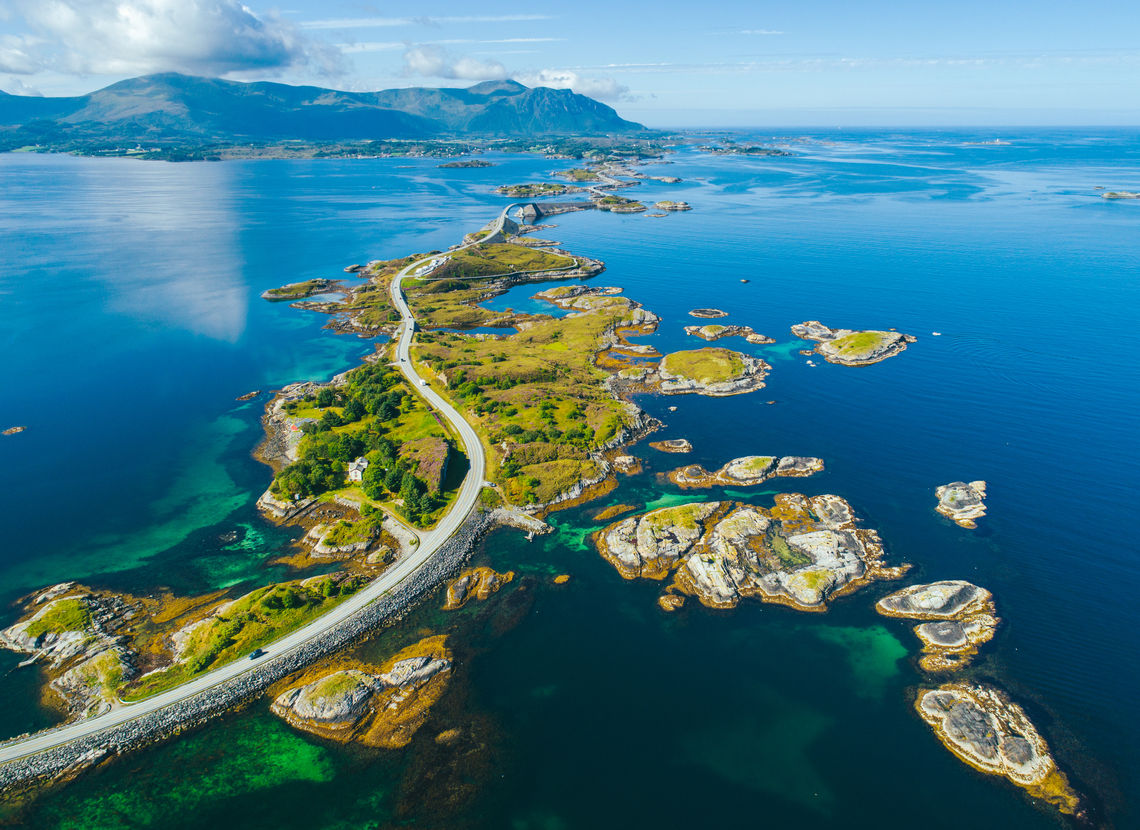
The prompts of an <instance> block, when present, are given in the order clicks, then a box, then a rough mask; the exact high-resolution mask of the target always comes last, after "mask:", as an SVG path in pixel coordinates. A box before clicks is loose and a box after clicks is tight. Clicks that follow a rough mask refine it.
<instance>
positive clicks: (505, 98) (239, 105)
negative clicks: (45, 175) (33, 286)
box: [0, 73, 645, 141]
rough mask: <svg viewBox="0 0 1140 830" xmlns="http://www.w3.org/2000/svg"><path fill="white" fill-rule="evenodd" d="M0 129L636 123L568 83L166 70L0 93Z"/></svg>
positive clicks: (170, 134) (584, 128) (403, 128)
mask: <svg viewBox="0 0 1140 830" xmlns="http://www.w3.org/2000/svg"><path fill="white" fill-rule="evenodd" d="M0 129H6V130H9V131H12V130H17V131H19V130H23V131H26V132H29V133H35V134H42V133H49V134H56V135H58V136H59V137H61V138H67V137H76V136H82V137H86V138H92V139H94V138H104V139H108V140H118V141H147V140H159V139H167V140H169V139H179V138H191V139H198V140H209V141H231V140H234V141H242V140H248V141H271V140H288V139H300V140H355V139H378V138H433V137H442V136H452V135H454V136H491V135H498V136H522V135H548V134H562V135H566V134H599V133H633V132H640V131H643V130H644V129H645V128H644V127H643V126H642V125H640V124H636V123H634V122H631V121H626V120H625V119H623V118H621V117H620V116H619V115H618V114H617V112H615V111H614V109H613V108H612V107H609V106H607V105H605V104H602V103H600V102H598V101H595V100H594V99H592V98H588V97H586V96H584V95H578V94H576V93H574V92H571V91H570V90H564V89H550V88H547V87H537V88H533V89H532V88H528V87H525V86H523V85H522V84H519V83H516V82H514V81H488V82H485V83H481V84H476V85H475V86H473V87H470V88H467V89H432V88H409V89H390V90H382V91H379V92H343V91H339V90H332V89H323V88H320V87H309V86H289V85H286V84H277V83H268V82H258V83H239V82H236V81H224V80H219V79H213V78H198V77H192V76H187V75H178V74H173V73H168V74H160V75H146V76H142V77H138V78H131V79H129V80H126V81H121V82H119V83H116V84H112V85H111V86H108V87H105V88H104V89H100V90H98V91H96V92H93V93H91V94H89V95H83V96H78V97H74V98H32V97H28V96H19V95H8V94H3V93H0Z"/></svg>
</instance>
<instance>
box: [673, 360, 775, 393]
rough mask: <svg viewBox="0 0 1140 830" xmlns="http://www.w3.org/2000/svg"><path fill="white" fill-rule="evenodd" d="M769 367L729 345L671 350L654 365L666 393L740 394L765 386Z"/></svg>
mask: <svg viewBox="0 0 1140 830" xmlns="http://www.w3.org/2000/svg"><path fill="white" fill-rule="evenodd" d="M771 368H772V367H771V366H769V365H768V364H767V363H765V362H764V361H763V360H761V359H760V358H758V357H754V356H752V355H749V354H742V353H740V352H734V351H731V350H729V349H721V348H705V349H696V350H693V351H682V352H673V353H672V354H667V355H665V357H664V358H662V360H661V362H660V363H659V364H658V365H657V370H656V373H655V374H656V383H657V388H658V390H659V391H660V392H661V393H662V394H665V395H685V394H690V393H695V394H697V395H706V396H709V397H726V396H728V395H743V394H746V393H748V392H755V391H756V390H757V389H763V388H764V379H765V378H766V377H767V376H768V371H769V370H770V369H771Z"/></svg>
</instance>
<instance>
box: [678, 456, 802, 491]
mask: <svg viewBox="0 0 1140 830" xmlns="http://www.w3.org/2000/svg"><path fill="white" fill-rule="evenodd" d="M822 470H823V460H822V459H819V458H806V457H803V456H788V457H787V458H776V457H774V456H771V455H748V456H745V457H743V458H734V459H733V460H732V461H729V462H728V463H727V464H725V465H724V466H723V467H721V468H720V469H719V470H717V471H716V472H712V473H710V472H709V471H708V470H706V469H705V468H704V467H702V466H701V465H700V464H690V465H689V466H687V467H678V468H677V469H676V470H672V471H671V472H669V473H668V474H667V477H668V479H669V480H670V481H671V482H673V483H674V484H676V485H677V486H678V487H683V488H685V489H694V488H706V487H717V486H722V487H751V486H753V485H756V484H762V483H763V482H765V481H767V480H768V479H770V478H772V477H773V476H796V477H803V476H810V475H812V474H813V473H818V472H821V471H822Z"/></svg>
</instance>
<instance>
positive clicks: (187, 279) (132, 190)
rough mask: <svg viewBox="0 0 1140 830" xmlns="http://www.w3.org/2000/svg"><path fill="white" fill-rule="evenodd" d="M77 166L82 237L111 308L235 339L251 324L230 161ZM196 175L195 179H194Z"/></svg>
mask: <svg viewBox="0 0 1140 830" xmlns="http://www.w3.org/2000/svg"><path fill="white" fill-rule="evenodd" d="M118 164H119V167H120V169H119V170H118V171H117V175H116V176H115V177H113V178H112V177H108V176H107V175H106V171H105V170H100V169H98V168H97V167H95V166H92V165H83V166H80V167H77V168H76V169H75V171H74V179H73V184H74V189H73V191H72V193H71V199H73V200H74V201H75V202H76V203H79V204H80V205H81V206H82V210H83V212H84V213H85V214H86V215H85V217H84V218H85V219H86V222H85V223H84V225H83V231H84V232H82V233H81V234H79V244H80V245H81V246H82V248H83V251H84V254H85V256H87V257H89V258H90V259H91V260H92V261H93V262H92V266H91V268H90V271H89V276H90V277H91V278H94V279H95V280H98V281H100V282H102V283H103V290H104V291H106V292H107V294H106V305H107V307H108V308H109V309H110V310H112V311H115V312H117V313H121V314H126V315H129V316H131V317H134V318H136V319H138V320H140V321H143V322H155V323H161V324H163V325H164V326H168V327H174V328H178V329H183V330H186V331H189V332H192V333H194V334H199V335H203V336H206V337H210V338H213V339H216V340H221V341H224V342H227V343H233V342H236V341H237V340H238V339H239V338H240V337H241V335H242V334H243V332H244V331H245V327H246V317H247V314H248V311H249V300H248V297H249V291H248V288H247V286H246V280H245V277H244V274H243V266H244V264H245V263H244V260H243V257H242V255H241V247H240V242H239V238H238V235H239V232H240V220H239V216H238V212H237V211H236V210H234V198H235V194H234V175H235V172H234V168H233V167H231V166H230V165H222V164H215V165H192V166H191V165H164V164H138V163H132V162H125V163H118ZM191 175H192V177H193V181H192V182H189V181H187V179H188V177H189V176H191Z"/></svg>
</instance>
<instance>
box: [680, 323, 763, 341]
mask: <svg viewBox="0 0 1140 830" xmlns="http://www.w3.org/2000/svg"><path fill="white" fill-rule="evenodd" d="M685 334H688V335H690V336H693V337H699V338H701V339H702V340H709V341H713V340H721V339H723V338H725V337H745V338H747V337H752V336H754V335H755V334H756V332H755V331H754V330H753V329H752V327H751V326H722V325H719V324H717V323H706V324H705V325H703V326H685ZM760 336H761V337H763V335H760ZM749 342H752V341H749ZM766 342H771V340H768V341H766Z"/></svg>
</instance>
